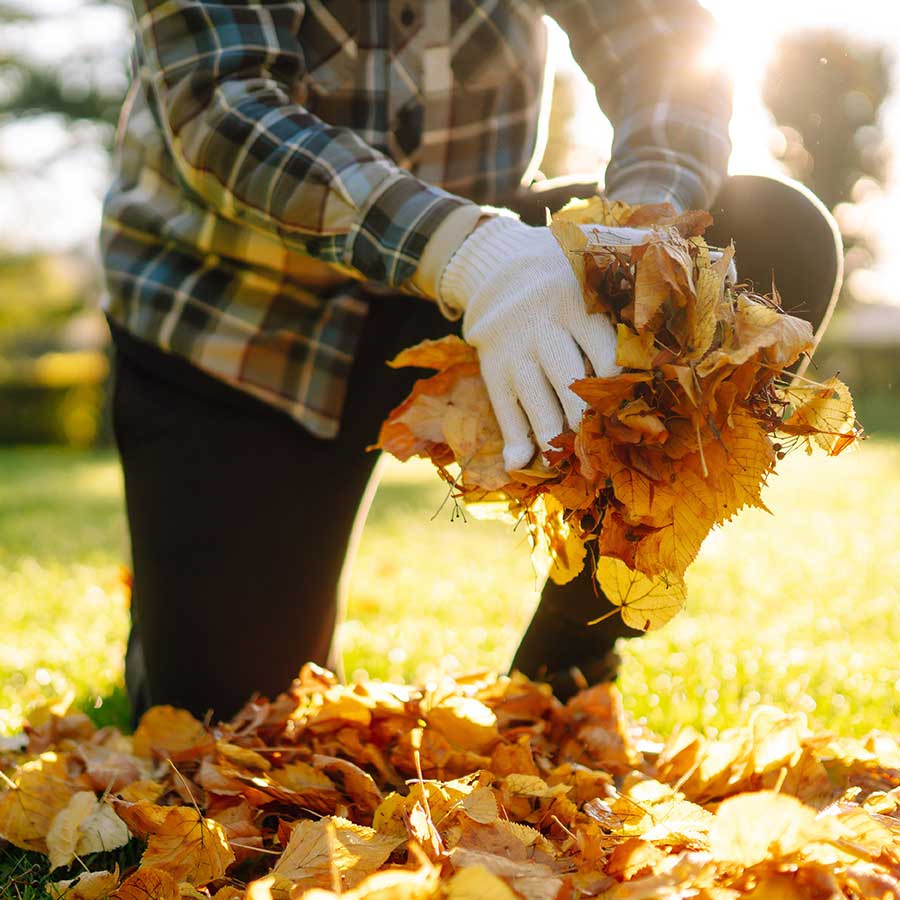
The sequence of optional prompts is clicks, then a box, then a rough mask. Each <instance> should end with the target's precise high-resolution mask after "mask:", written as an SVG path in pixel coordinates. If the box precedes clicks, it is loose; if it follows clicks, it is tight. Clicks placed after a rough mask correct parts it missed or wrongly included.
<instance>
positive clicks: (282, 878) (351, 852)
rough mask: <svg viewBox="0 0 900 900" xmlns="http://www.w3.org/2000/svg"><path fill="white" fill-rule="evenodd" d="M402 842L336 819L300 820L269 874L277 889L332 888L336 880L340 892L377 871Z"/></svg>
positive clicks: (393, 837) (373, 830)
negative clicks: (340, 889) (284, 885)
mask: <svg viewBox="0 0 900 900" xmlns="http://www.w3.org/2000/svg"><path fill="white" fill-rule="evenodd" d="M402 841H403V838H402V837H399V836H395V835H385V834H381V833H379V832H377V831H375V829H373V828H366V827H365V826H363V825H355V824H354V823H353V822H349V821H348V820H347V819H341V818H339V817H337V816H326V817H324V818H322V819H319V820H318V821H309V820H301V821H300V822H298V823H297V824H296V825H295V826H294V829H293V831H292V832H291V836H290V839H289V840H288V843H287V846H286V847H285V848H284V851H283V853H282V854H281V856H280V857H279V858H278V860H277V861H276V863H275V865H274V866H273V868H272V874H273V875H275V876H276V885H278V886H281V885H283V884H285V883H287V884H288V885H289V887H290V888H291V889H297V888H311V887H327V886H331V885H332V884H334V878H335V877H338V878H339V879H340V884H341V886H342V888H352V887H355V886H356V885H357V884H358V883H359V882H360V881H362V880H363V879H364V878H365V877H366V876H367V875H371V874H372V872H374V871H375V870H376V869H378V868H379V867H380V866H381V865H382V864H383V863H384V861H385V860H386V859H387V858H388V857H389V856H390V855H391V853H392V852H393V850H394V848H395V847H397V846H398V845H399V844H400V843H402Z"/></svg>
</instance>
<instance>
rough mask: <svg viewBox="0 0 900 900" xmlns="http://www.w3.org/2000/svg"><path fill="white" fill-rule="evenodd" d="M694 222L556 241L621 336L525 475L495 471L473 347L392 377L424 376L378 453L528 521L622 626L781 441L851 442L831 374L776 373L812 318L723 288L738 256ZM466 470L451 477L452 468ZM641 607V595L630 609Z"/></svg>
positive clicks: (579, 218) (489, 508)
mask: <svg viewBox="0 0 900 900" xmlns="http://www.w3.org/2000/svg"><path fill="white" fill-rule="evenodd" d="M711 222H712V217H711V216H710V215H709V213H707V212H705V211H702V210H700V211H691V212H688V213H685V214H683V215H680V216H679V215H677V214H676V213H675V211H674V209H672V208H671V207H670V206H668V205H667V204H661V205H657V206H653V207H637V208H631V207H629V206H627V205H626V204H623V203H612V204H611V203H609V202H607V201H605V200H603V199H601V198H595V199H594V200H592V201H588V202H584V203H573V204H571V205H570V206H569V207H568V208H566V209H564V210H563V211H562V212H560V213H558V214H557V215H556V216H554V217H553V221H552V222H551V226H550V227H551V230H552V232H553V234H554V235H555V237H556V239H557V241H558V242H559V244H560V247H561V249H562V251H563V252H564V253H565V254H566V257H567V259H568V260H569V261H570V263H571V265H572V270H573V271H574V273H575V276H576V278H577V279H578V282H579V283H580V285H581V287H582V293H583V295H584V300H585V307H586V309H587V311H588V313H590V314H604V315H607V316H609V318H610V319H611V320H612V322H613V324H614V325H615V327H616V333H617V362H618V364H619V365H620V366H622V368H623V372H622V373H621V374H619V375H616V376H614V377H611V378H597V377H593V376H592V375H590V374H587V375H586V377H584V378H581V379H579V380H576V381H575V382H573V384H572V385H571V390H572V391H574V392H575V393H576V394H577V395H578V396H579V397H581V398H582V399H583V400H584V401H585V402H586V404H587V407H588V408H587V410H586V412H585V414H584V416H583V418H582V421H581V422H580V424H579V426H578V429H577V431H575V432H571V431H566V432H563V433H562V434H560V435H559V436H558V437H557V438H555V439H554V440H553V441H552V442H551V444H552V447H551V449H550V450H549V451H547V452H546V453H545V454H543V457H538V458H537V459H536V460H534V461H533V462H532V463H531V464H530V465H528V466H527V467H526V468H525V469H522V470H518V471H515V472H507V471H505V470H504V467H503V457H502V450H503V444H502V436H501V434H500V431H499V427H498V425H497V422H496V419H495V417H494V415H493V411H492V409H491V406H490V401H489V398H488V395H487V391H486V389H485V387H484V385H483V382H482V380H481V376H480V371H479V367H478V359H477V354H476V353H475V351H474V350H473V349H472V348H470V347H467V346H466V344H465V343H464V342H463V341H461V340H460V339H459V338H456V337H447V338H443V339H442V340H439V341H426V342H424V343H422V344H420V345H418V346H417V347H413V348H410V349H409V350H406V351H404V352H403V353H401V354H400V355H399V356H398V357H397V358H396V359H395V360H394V361H393V363H392V365H395V366H404V365H413V366H422V367H427V368H432V369H436V370H437V374H436V375H433V376H432V377H430V378H424V379H421V380H420V381H418V382H417V383H416V385H415V386H414V388H413V391H412V393H411V394H410V396H409V397H408V398H407V399H406V400H405V401H404V402H403V403H402V404H401V405H400V406H398V407H397V408H396V409H395V410H393V411H392V412H391V413H390V415H389V416H388V418H387V420H386V421H385V423H384V425H383V426H382V429H381V433H380V435H379V440H378V443H377V445H376V446H377V447H380V448H382V449H384V450H387V451H388V452H390V453H392V454H393V455H394V456H396V457H398V458H399V459H401V460H405V459H409V458H410V457H411V456H420V457H423V458H426V459H430V460H431V461H432V462H433V463H434V465H435V466H436V467H437V469H438V470H439V472H440V474H441V476H442V477H443V478H444V479H445V480H446V481H447V482H448V483H449V484H450V485H451V494H452V496H453V498H454V499H455V500H462V501H464V502H466V503H468V504H471V505H472V508H473V510H474V509H477V510H478V514H480V515H482V516H484V515H491V514H493V515H494V516H496V517H500V518H504V519H506V520H512V521H514V522H520V521H522V522H525V523H526V525H527V529H528V533H529V537H530V539H531V543H532V548H533V559H534V562H535V567H536V568H537V569H538V570H539V571H540V572H541V573H549V575H550V577H551V578H552V579H553V580H554V581H556V582H558V583H560V584H562V583H565V582H566V581H569V580H571V579H572V578H574V577H575V576H576V575H577V574H578V573H579V572H580V571H581V570H582V568H583V567H584V565H585V561H586V559H587V558H588V554H587V552H586V549H585V545H586V544H587V543H588V542H591V541H593V542H596V552H595V553H592V554H591V558H592V559H597V558H599V559H600V561H601V563H603V561H604V560H607V561H613V560H615V561H618V562H619V563H621V564H622V565H623V566H624V567H625V568H626V569H627V570H628V571H629V572H631V573H632V574H631V576H629V579H627V580H626V581H625V582H623V581H622V577H621V576H620V575H619V574H618V569H616V568H613V569H611V568H610V566H611V565H612V563H611V562H607V564H606V565H599V566H598V567H597V573H598V577H599V578H600V582H601V586H602V587H603V588H604V590H605V591H606V590H607V589H609V590H610V591H612V595H611V596H610V597H609V599H610V600H612V601H613V603H614V604H615V605H617V606H618V607H619V608H620V609H621V612H622V615H623V617H624V618H625V619H626V621H627V622H628V624H629V625H632V626H634V627H638V628H643V629H652V628H658V627H659V626H661V625H663V624H664V623H665V622H667V621H668V620H669V619H670V618H671V617H672V616H673V615H674V614H675V613H676V612H678V609H680V608H681V606H682V605H683V603H684V574H685V570H686V569H687V567H688V566H689V565H690V564H691V563H692V562H693V560H694V558H695V557H696V555H697V552H698V550H699V549H700V545H701V544H702V543H703V540H704V538H705V537H706V535H707V534H708V533H709V531H710V530H711V529H712V528H713V527H715V526H716V525H718V524H720V523H722V522H724V521H726V520H727V519H730V518H731V517H732V516H733V515H734V514H735V513H737V512H739V511H740V510H741V509H742V508H744V507H746V506H757V507H762V508H765V507H764V506H763V503H762V499H761V489H762V486H763V485H764V484H765V482H766V479H767V478H768V476H769V475H770V474H771V473H772V472H773V471H774V469H775V461H776V458H777V455H778V454H779V453H782V452H784V448H785V447H790V446H791V445H792V443H795V442H796V443H805V444H806V445H807V446H808V447H809V448H811V447H812V446H813V445H816V446H819V447H821V448H823V449H824V450H826V451H827V452H828V453H830V454H832V455H834V454H837V453H839V452H841V451H842V450H844V449H845V448H846V447H847V446H849V445H850V444H852V443H853V442H854V441H856V440H857V438H858V437H859V436H860V434H861V429H860V428H859V426H858V424H857V423H856V418H855V413H854V410H853V402H852V399H851V398H850V393H849V390H848V389H847V387H846V385H844V384H842V383H841V382H840V381H838V380H837V379H836V378H831V379H828V381H826V382H825V383H824V384H821V385H819V384H815V383H811V382H803V383H802V384H801V385H799V386H798V385H791V376H790V373H789V372H788V371H787V369H788V367H789V366H791V365H792V364H793V363H794V362H796V360H797V359H798V358H799V357H800V356H801V354H803V353H806V352H809V351H810V350H811V349H812V347H813V343H814V342H813V334H812V328H811V326H810V325H809V323H808V322H805V321H804V320H802V319H798V318H795V317H794V316H790V315H787V314H786V313H785V312H784V311H783V309H782V308H781V306H780V297H779V296H778V294H777V293H776V292H774V290H773V294H772V295H771V296H763V295H760V294H757V293H754V292H753V291H751V290H749V289H748V288H747V286H742V285H734V284H732V283H731V282H730V280H729V279H728V272H729V269H730V266H731V263H732V260H733V257H734V248H733V247H728V248H725V249H724V250H723V251H715V252H713V251H712V250H711V248H710V247H709V246H707V244H706V243H705V241H704V240H703V237H702V233H703V230H704V229H705V228H706V227H707V226H708V225H709V224H710V223H711ZM591 223H595V224H600V225H605V226H625V225H628V226H633V225H639V226H644V227H648V228H649V233H648V236H647V238H646V239H645V240H644V242H643V243H641V244H637V245H628V244H627V243H626V242H623V243H622V244H621V245H616V246H604V245H602V244H601V243H599V242H598V241H596V240H593V239H592V238H591V235H590V234H589V233H585V231H584V230H583V229H582V228H581V227H578V226H584V225H589V224H591ZM451 463H455V464H457V465H458V466H459V470H460V471H459V475H458V476H454V475H453V474H452V473H451V472H450V471H449V470H448V466H449V465H450V464H451ZM638 597H639V598H640V599H635V598H638Z"/></svg>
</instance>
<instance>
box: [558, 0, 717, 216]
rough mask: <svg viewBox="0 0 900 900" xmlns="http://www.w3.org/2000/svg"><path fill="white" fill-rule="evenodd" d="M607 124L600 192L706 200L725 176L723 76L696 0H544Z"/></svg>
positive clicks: (710, 23)
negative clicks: (608, 145) (608, 142)
mask: <svg viewBox="0 0 900 900" xmlns="http://www.w3.org/2000/svg"><path fill="white" fill-rule="evenodd" d="M546 9H547V13H548V15H550V16H551V17H552V18H553V19H554V20H556V22H558V23H559V25H560V26H561V27H562V28H563V30H564V31H565V32H566V33H567V34H568V36H569V40H570V43H571V46H572V54H573V56H574V57H575V59H576V61H577V62H578V64H579V65H580V66H581V67H582V69H584V71H585V73H586V74H587V76H588V78H589V79H590V80H591V83H592V84H593V85H594V88H595V90H596V92H597V99H598V101H599V103H600V106H601V108H602V109H603V111H604V113H605V114H606V116H607V117H608V118H609V120H610V122H611V123H612V126H613V129H614V139H613V147H612V158H611V160H610V163H609V166H608V167H607V170H606V185H605V193H606V194H607V196H609V197H611V198H613V199H616V200H624V201H625V202H627V203H632V204H633V203H656V202H662V201H665V200H668V201H670V202H671V203H673V204H674V205H675V206H676V207H677V208H678V209H679V210H680V211H682V210H685V209H689V208H700V209H703V208H707V207H708V206H709V205H710V203H711V202H712V200H713V199H714V197H715V193H716V191H717V189H718V187H719V185H720V184H721V182H722V179H723V178H724V176H725V172H726V168H727V164H728V155H729V153H730V152H731V143H730V141H729V139H728V122H729V119H730V117H731V82H730V79H729V78H728V75H727V73H725V72H724V71H723V70H722V69H721V68H717V67H716V66H714V65H712V63H711V61H710V58H709V56H708V55H706V50H707V48H708V47H709V44H710V41H711V39H712V37H713V34H714V30H715V21H714V20H713V18H712V16H711V15H710V14H709V13H708V12H707V11H706V10H705V9H703V8H702V7H701V6H700V4H699V3H698V2H696V0H548V2H547V5H546Z"/></svg>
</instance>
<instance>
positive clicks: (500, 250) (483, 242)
mask: <svg viewBox="0 0 900 900" xmlns="http://www.w3.org/2000/svg"><path fill="white" fill-rule="evenodd" d="M540 230H541V229H537V228H532V227H531V226H530V225H524V224H523V223H522V222H520V221H519V220H518V219H513V218H511V217H509V216H497V217H496V218H493V219H491V220H490V221H489V222H485V223H483V224H482V225H480V226H479V227H478V228H476V229H475V230H474V231H473V232H472V233H471V234H470V235H469V236H468V237H467V238H466V239H465V241H463V243H462V244H461V245H460V247H459V249H458V250H457V251H456V253H454V254H453V256H452V257H451V259H450V262H449V263H448V264H447V267H446V269H444V273H443V276H442V277H441V280H440V285H439V291H438V302H439V303H440V304H441V308H442V309H445V308H446V309H447V310H448V311H449V313H450V314H451V315H452V317H454V318H459V316H460V314H461V313H462V312H463V311H464V310H465V309H466V306H467V305H468V303H469V299H470V298H471V297H472V296H473V295H474V294H475V293H476V291H477V290H478V289H479V288H482V287H483V286H484V284H485V282H486V281H487V280H488V279H491V278H494V277H496V275H497V273H498V270H499V269H500V268H501V267H504V268H505V266H506V265H508V263H509V261H510V260H511V259H512V258H516V257H521V256H523V254H528V253H529V249H527V248H530V249H531V250H532V251H533V250H534V242H535V239H536V238H537V237H538V235H537V232H539V231H540ZM554 243H555V241H554Z"/></svg>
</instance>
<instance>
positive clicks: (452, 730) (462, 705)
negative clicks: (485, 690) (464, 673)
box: [425, 694, 500, 753]
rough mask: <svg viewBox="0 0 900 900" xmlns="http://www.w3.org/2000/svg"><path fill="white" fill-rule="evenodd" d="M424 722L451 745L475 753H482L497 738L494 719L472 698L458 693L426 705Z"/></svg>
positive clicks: (485, 707) (480, 703)
mask: <svg viewBox="0 0 900 900" xmlns="http://www.w3.org/2000/svg"><path fill="white" fill-rule="evenodd" d="M425 720H426V721H427V722H428V726H429V727H430V728H434V729H435V730H436V731H439V732H441V734H443V735H444V737H446V738H447V740H448V741H450V743H451V744H456V745H457V746H460V747H468V748H470V749H472V750H474V751H475V752H476V753H482V752H484V751H485V750H487V749H488V747H490V746H491V744H493V743H494V742H495V741H496V740H498V739H499V737H500V734H499V732H498V731H497V717H496V716H495V715H494V713H493V712H492V711H491V710H490V709H489V708H488V707H487V706H485V705H484V704H483V703H482V702H481V701H480V700H476V699H475V698H474V697H464V696H460V695H459V694H451V695H450V696H447V697H442V698H440V699H439V700H438V702H436V703H435V704H434V705H432V706H429V708H428V710H427V711H426V713H425Z"/></svg>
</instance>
